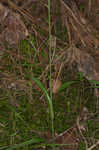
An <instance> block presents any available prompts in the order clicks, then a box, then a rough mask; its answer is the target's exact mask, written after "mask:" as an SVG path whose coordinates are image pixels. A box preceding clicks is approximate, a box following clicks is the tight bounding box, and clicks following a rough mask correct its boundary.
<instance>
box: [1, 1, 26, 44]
mask: <svg viewBox="0 0 99 150" xmlns="http://www.w3.org/2000/svg"><path fill="white" fill-rule="evenodd" d="M0 28H1V30H0V45H1V46H2V45H4V42H8V44H9V45H10V46H12V45H16V44H18V42H19V41H20V40H22V39H24V38H25V37H26V36H28V34H29V33H28V30H27V28H26V26H25V25H24V23H23V21H22V20H21V18H20V16H19V14H17V13H14V12H12V11H11V10H10V9H8V8H7V7H5V6H3V5H2V4H0Z"/></svg>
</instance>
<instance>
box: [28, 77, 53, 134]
mask: <svg viewBox="0 0 99 150" xmlns="http://www.w3.org/2000/svg"><path fill="white" fill-rule="evenodd" d="M31 79H32V80H33V81H35V83H36V84H37V85H38V86H39V87H40V89H41V90H42V91H43V93H44V95H45V97H46V99H47V101H48V104H49V110H50V117H51V125H52V133H53V134H54V123H53V120H54V111H53V104H52V99H51V98H50V96H49V94H48V92H47V90H46V89H45V88H44V86H43V85H42V83H41V82H40V81H39V80H38V79H37V78H35V77H33V76H31Z"/></svg>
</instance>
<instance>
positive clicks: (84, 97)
mask: <svg viewBox="0 0 99 150" xmlns="http://www.w3.org/2000/svg"><path fill="white" fill-rule="evenodd" d="M47 8H48V14H49V16H48V25H49V33H47V34H46V35H47V36H45V35H43V32H44V31H43V30H42V29H40V30H39V31H38V34H40V35H41V37H43V38H41V37H39V38H38V37H36V36H34V35H30V38H29V40H22V41H21V42H20V44H19V47H18V48H15V49H14V48H13V49H9V48H7V51H5V53H4V55H3V56H2V58H1V59H0V62H1V66H0V150H13V149H17V150H21V149H23V150H33V149H38V148H42V149H46V147H51V148H52V147H53V146H59V145H58V144H56V145H55V143H54V144H51V143H49V140H50V139H52V138H53V135H54V134H55V133H57V134H59V133H62V132H64V131H65V130H67V129H68V128H71V127H72V126H73V125H74V124H75V123H76V119H77V117H78V115H80V113H81V109H82V108H83V107H84V106H86V107H87V108H88V111H89V114H90V113H93V114H95V112H96V104H95V103H96V98H95V97H94V95H93V91H91V88H93V87H91V88H90V87H89V85H90V84H89V81H86V80H85V79H84V77H83V75H82V74H81V73H79V74H76V75H77V76H76V75H75V76H76V77H75V79H73V78H72V76H71V73H70V72H69V71H66V70H65V71H63V72H64V73H62V75H61V81H62V86H61V87H60V89H59V91H58V92H57V93H56V94H53V93H52V78H53V76H54V75H53V73H54V69H53V64H52V62H51V56H52V55H53V50H52V49H51V45H50V44H48V43H50V40H51V36H52V35H51V34H52V33H51V16H50V0H49V1H48V6H47ZM56 27H57V28H56V32H55V35H56V39H57V45H56V56H57V57H59V55H58V53H57V52H59V51H60V53H61V48H62V49H66V46H67V44H66V45H65V44H63V43H66V40H67V41H68V35H67V30H66V29H64V30H62V27H61V24H59V23H58V22H56ZM40 38H41V39H40ZM47 66H48V70H45V69H46V67H47ZM44 71H45V72H44ZM43 73H44V74H43ZM42 74H43V75H42ZM93 82H94V83H95V84H97V82H96V81H93ZM95 117H96V120H95V122H94V116H93V118H92V119H89V120H88V121H87V122H86V125H87V127H88V132H86V133H84V135H85V137H86V138H87V139H88V140H89V139H90V137H91V136H93V137H94V138H96V139H99V134H98V130H99V129H98V128H99V123H98V122H97V118H98V115H97V114H96V116H95ZM88 142H89V143H90V140H89V141H88ZM84 149H85V144H84V142H81V143H80V145H79V150H84Z"/></svg>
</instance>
